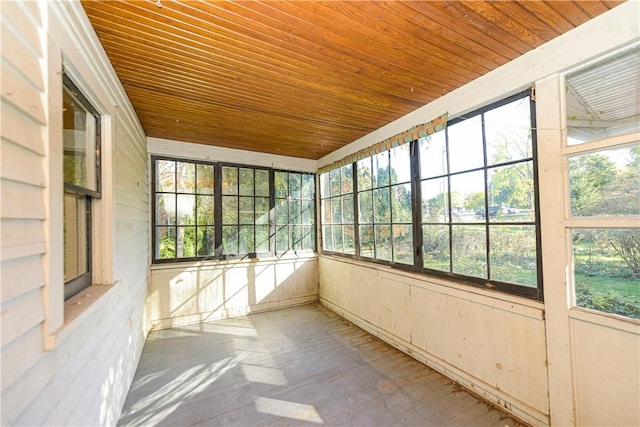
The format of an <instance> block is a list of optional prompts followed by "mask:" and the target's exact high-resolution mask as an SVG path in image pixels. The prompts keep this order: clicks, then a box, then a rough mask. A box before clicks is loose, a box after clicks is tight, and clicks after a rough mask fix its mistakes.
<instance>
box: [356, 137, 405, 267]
mask: <svg viewBox="0 0 640 427" xmlns="http://www.w3.org/2000/svg"><path fill="white" fill-rule="evenodd" d="M357 170H358V230H359V233H360V251H359V254H360V256H361V257H364V258H375V259H378V260H383V261H392V262H394V263H400V264H413V225H412V219H411V218H412V217H411V167H410V157H409V145H408V144H407V145H401V146H399V147H396V148H393V149H391V150H389V151H384V152H382V153H379V154H377V155H375V156H372V157H369V158H367V159H364V160H360V161H359V162H357Z"/></svg>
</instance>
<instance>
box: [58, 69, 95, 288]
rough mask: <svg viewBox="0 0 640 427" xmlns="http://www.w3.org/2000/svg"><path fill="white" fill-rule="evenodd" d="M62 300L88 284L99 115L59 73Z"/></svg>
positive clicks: (69, 81) (69, 80)
mask: <svg viewBox="0 0 640 427" xmlns="http://www.w3.org/2000/svg"><path fill="white" fill-rule="evenodd" d="M62 102H63V108H62V111H63V114H62V116H63V117H62V120H63V157H62V158H63V176H64V199H63V210H64V214H63V217H64V232H63V234H64V281H65V287H64V297H65V300H66V299H69V298H71V297H72V296H74V295H76V294H77V293H78V292H80V291H81V290H82V289H84V288H86V287H87V286H89V285H90V284H91V279H92V271H91V256H92V253H91V248H92V232H91V230H92V223H91V222H92V221H91V219H92V214H91V212H92V211H91V208H92V200H93V199H96V198H99V197H100V115H99V114H98V112H97V110H96V109H95V108H94V107H93V106H92V105H91V104H90V103H89V101H88V100H87V98H86V97H85V96H84V95H83V94H82V93H81V92H80V90H79V89H78V88H77V87H76V85H75V84H74V83H73V82H72V81H71V79H70V78H69V77H68V76H67V75H66V74H63V94H62Z"/></svg>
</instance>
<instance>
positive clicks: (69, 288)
mask: <svg viewBox="0 0 640 427" xmlns="http://www.w3.org/2000/svg"><path fill="white" fill-rule="evenodd" d="M65 91H69V92H71V96H72V97H73V98H75V99H76V100H77V101H78V102H79V103H80V104H81V105H82V107H83V108H85V109H86V110H87V114H91V115H92V116H93V117H94V118H95V120H96V126H95V171H94V172H95V184H96V189H95V190H92V189H89V188H85V187H82V186H79V185H76V184H72V183H68V182H65V181H64V173H63V176H62V181H63V201H62V203H63V205H64V204H65V200H64V197H65V195H70V196H72V197H74V198H75V199H76V200H81V199H84V201H85V203H86V207H85V221H86V224H85V227H84V234H85V240H86V248H85V250H86V252H85V256H86V264H87V265H86V270H87V271H86V272H85V273H82V274H81V275H79V276H77V277H74V278H72V279H70V280H65V281H64V286H63V288H64V292H63V293H64V300H65V301H67V300H69V299H71V298H72V297H73V296H75V295H77V294H78V293H80V292H81V291H82V290H83V289H86V288H88V287H89V286H91V284H92V282H93V264H94V262H93V256H94V250H93V246H94V224H93V221H92V219H93V212H94V206H93V205H94V203H93V200H96V199H100V198H101V197H102V166H101V163H102V162H101V160H102V158H101V157H102V156H101V143H102V132H101V130H102V115H101V114H100V112H99V111H98V110H97V109H96V108H95V107H94V106H93V104H92V103H91V101H89V99H88V98H87V96H86V95H85V94H84V93H83V92H82V90H81V89H80V88H79V87H78V85H77V84H76V83H75V82H74V81H73V79H72V78H71V77H70V76H69V74H68V73H66V72H64V71H63V72H62V92H63V96H62V99H64V92H65ZM62 111H64V108H62ZM63 114H64V113H63ZM62 129H63V134H64V124H63V127H62ZM62 141H63V142H62V151H63V155H62V157H63V158H64V136H63V138H62ZM63 210H64V208H63ZM64 218H65V215H64V213H63V224H64V220H65V219H64ZM63 228H64V225H63ZM63 240H66V235H65V231H63ZM64 246H65V244H64V243H63V248H64ZM65 252H66V250H65ZM64 263H65V264H66V261H64ZM63 270H64V268H63Z"/></svg>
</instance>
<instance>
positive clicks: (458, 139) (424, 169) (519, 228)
mask: <svg viewBox="0 0 640 427" xmlns="http://www.w3.org/2000/svg"><path fill="white" fill-rule="evenodd" d="M532 112H533V108H532V103H531V100H530V98H529V96H528V95H527V96H523V95H522V94H520V95H516V96H515V97H512V98H509V99H507V100H504V101H501V102H500V103H498V104H494V105H491V106H489V107H487V108H485V109H483V110H481V111H479V112H477V113H471V114H469V115H468V116H466V117H464V118H458V119H455V120H452V121H450V124H449V126H448V127H447V129H446V130H445V131H444V132H439V133H437V134H435V135H431V136H429V137H426V138H422V139H420V140H419V141H418V144H419V150H418V151H419V156H420V189H421V215H422V224H421V226H422V253H423V268H424V269H425V270H426V271H433V272H440V271H441V272H447V273H453V274H459V275H462V276H467V277H468V278H472V279H473V280H474V281H476V282H478V283H486V282H487V281H488V282H489V284H490V285H491V286H493V287H497V288H503V289H508V290H513V291H516V290H517V291H516V292H517V293H521V294H525V295H532V296H538V282H539V280H538V271H539V269H538V256H537V250H536V248H537V247H538V244H537V241H538V227H537V221H536V197H535V185H534V182H535V179H534V170H535V167H534V159H533V149H534V141H533V133H532V126H531V123H532V120H533V115H532Z"/></svg>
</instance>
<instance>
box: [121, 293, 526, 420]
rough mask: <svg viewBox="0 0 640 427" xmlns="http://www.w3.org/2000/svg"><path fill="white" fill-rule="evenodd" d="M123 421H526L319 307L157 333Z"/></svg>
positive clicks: (147, 349) (149, 344) (140, 368)
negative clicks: (482, 399) (497, 407)
mask: <svg viewBox="0 0 640 427" xmlns="http://www.w3.org/2000/svg"><path fill="white" fill-rule="evenodd" d="M118 425H120V426H190V425H202V426H302V425H305V426H314V425H315V426H495V427H498V426H500V427H506V426H508V427H512V426H522V424H520V423H518V422H517V421H515V420H514V419H513V418H511V417H509V416H508V415H506V414H505V413H503V412H501V411H499V410H498V409H496V408H494V407H492V406H490V405H488V404H486V403H484V402H483V401H481V400H478V399H477V398H476V397H474V396H473V395H471V394H470V393H468V392H466V391H465V390H464V389H462V388H461V387H460V386H458V385H456V384H454V383H453V382H452V381H451V380H449V379H447V378H445V377H443V376H442V375H440V374H439V373H437V372H435V371H434V370H432V369H430V368H429V367H427V366H425V365H424V364H422V363H421V362H418V361H416V360H415V359H413V358H411V357H410V356H408V355H406V354H404V353H402V352H400V351H398V350H396V349H395V348H393V347H391V346H390V345H388V344H386V343H384V342H383V341H381V340H379V339H378V338H376V337H374V336H372V335H370V334H369V333H367V332H365V331H364V330H362V329H360V328H358V327H357V326H355V325H353V324H351V323H349V322H348V321H346V320H344V319H342V318H341V317H339V316H338V315H336V314H335V313H333V312H331V311H330V310H328V309H326V308H325V307H323V306H321V305H319V304H312V305H305V306H300V307H293V308H287V309H282V310H278V311H271V312H265V313H258V314H252V315H249V316H244V317H239V318H234V319H225V320H220V321H214V322H208V323H203V324H199V325H193V326H186V327H181V328H174V329H168V330H162V331H155V332H152V333H151V334H150V335H149V337H148V339H147V342H146V344H145V347H144V350H143V353H142V358H141V360H140V364H139V366H138V369H137V371H136V375H135V378H134V381H133V384H132V387H131V389H130V391H129V395H128V396H127V400H126V403H125V407H124V409H123V412H122V415H121V418H120V421H119V423H118Z"/></svg>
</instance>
